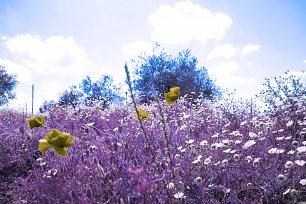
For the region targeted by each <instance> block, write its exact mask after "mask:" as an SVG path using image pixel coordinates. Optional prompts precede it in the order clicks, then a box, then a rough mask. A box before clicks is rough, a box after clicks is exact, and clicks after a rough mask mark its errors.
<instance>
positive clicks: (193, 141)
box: [0, 97, 306, 203]
mask: <svg viewBox="0 0 306 204" xmlns="http://www.w3.org/2000/svg"><path fill="white" fill-rule="evenodd" d="M301 100H303V99H301ZM303 104H304V102H303ZM140 107H141V108H143V109H145V110H147V111H148V112H149V116H150V118H151V119H150V120H149V121H148V120H145V121H144V122H143V123H144V127H145V130H146V134H147V136H148V138H149V139H150V142H151V144H152V149H153V152H154V155H152V154H151V152H150V151H148V149H147V146H146V141H145V138H144V135H143V132H142V130H141V129H140V125H139V121H137V120H136V119H135V116H134V110H133V109H132V105H129V106H122V107H112V108H109V109H101V108H96V107H84V108H82V107H79V108H77V109H75V110H73V109H68V108H61V107H55V108H53V109H51V110H49V111H47V112H46V113H44V114H45V116H46V119H47V120H46V123H45V126H46V127H45V128H35V129H33V130H29V129H28V128H27V122H26V116H24V115H22V114H19V113H16V112H11V111H1V112H0V137H1V140H0V155H1V157H0V178H1V186H0V191H1V192H0V193H1V195H0V203H12V202H13V203H299V202H302V201H306V196H305V195H306V185H305V183H306V181H305V179H306V171H305V161H306V142H305V134H306V106H305V104H304V105H302V106H300V107H299V108H298V110H296V111H291V109H290V107H288V108H283V109H281V110H279V111H278V112H277V113H275V114H272V115H269V114H262V113H258V114H257V113H256V114H255V113H244V114H239V113H238V112H239V111H238V112H237V114H235V112H233V113H232V114H228V113H226V111H225V109H224V108H220V107H217V106H215V105H214V104H211V103H208V102H205V101H202V100H200V99H199V100H197V103H194V104H191V103H190V102H188V101H187V100H185V99H184V98H183V97H181V98H180V99H179V100H178V101H177V103H176V104H174V105H172V106H171V107H168V106H166V105H165V104H162V108H163V111H164V114H165V123H166V128H167V132H168V136H169V145H170V149H168V148H167V144H166V141H165V139H164V132H163V131H164V130H163V126H162V122H161V120H160V115H159V112H158V108H157V104H156V103H152V104H151V105H149V106H140ZM229 116H230V117H229ZM233 116H234V117H233ZM51 128H57V129H59V130H61V131H63V132H67V133H69V134H71V135H73V136H74V139H75V143H74V145H73V146H72V147H70V148H68V149H67V150H68V152H69V156H67V157H66V158H62V157H60V156H58V155H57V154H55V152H54V151H53V150H49V151H48V152H46V153H45V154H43V155H41V154H40V153H39V152H38V151H37V145H38V142H39V140H40V139H42V138H43V137H44V135H45V134H46V133H47V132H48V131H49V130H50V129H51ZM168 152H169V153H170V154H168ZM168 155H170V159H169V157H168Z"/></svg>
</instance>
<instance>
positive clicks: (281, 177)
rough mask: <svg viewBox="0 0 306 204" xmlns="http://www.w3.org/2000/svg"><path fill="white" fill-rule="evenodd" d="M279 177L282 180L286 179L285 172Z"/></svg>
mask: <svg viewBox="0 0 306 204" xmlns="http://www.w3.org/2000/svg"><path fill="white" fill-rule="evenodd" d="M277 179H278V180H280V181H284V180H285V179H286V176H285V175H284V174H279V175H278V176H277Z"/></svg>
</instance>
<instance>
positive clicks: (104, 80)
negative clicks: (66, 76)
mask: <svg viewBox="0 0 306 204" xmlns="http://www.w3.org/2000/svg"><path fill="white" fill-rule="evenodd" d="M119 90H120V88H119V87H117V86H115V85H114V82H113V79H112V78H111V77H110V76H108V75H103V76H102V77H101V78H100V79H99V80H97V81H96V82H93V81H92V80H91V78H90V77H89V76H86V78H85V79H83V80H82V82H81V83H80V84H79V85H78V86H76V85H74V86H72V87H70V89H69V90H65V91H64V92H63V93H62V94H60V98H59V101H58V105H60V106H72V107H73V108H75V107H76V106H78V105H81V104H83V105H86V106H89V105H94V106H100V107H102V108H106V107H108V106H110V105H111V104H112V103H114V102H119V103H120V102H121V101H122V100H123V98H122V97H121V96H120V93H119Z"/></svg>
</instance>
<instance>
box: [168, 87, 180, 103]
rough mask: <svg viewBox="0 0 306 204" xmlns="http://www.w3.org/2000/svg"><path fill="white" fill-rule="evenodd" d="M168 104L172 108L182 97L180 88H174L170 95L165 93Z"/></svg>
mask: <svg viewBox="0 0 306 204" xmlns="http://www.w3.org/2000/svg"><path fill="white" fill-rule="evenodd" d="M164 96H165V99H166V104H167V105H168V106H171V105H172V104H173V103H175V102H176V101H177V100H178V99H179V97H180V87H173V88H171V89H170V91H169V92H168V93H164Z"/></svg>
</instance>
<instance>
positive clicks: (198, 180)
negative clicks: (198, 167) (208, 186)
mask: <svg viewBox="0 0 306 204" xmlns="http://www.w3.org/2000/svg"><path fill="white" fill-rule="evenodd" d="M194 181H195V183H200V182H201V181H202V178H201V177H200V176H198V177H197V178H195V179H194Z"/></svg>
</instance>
